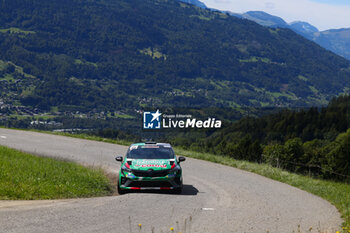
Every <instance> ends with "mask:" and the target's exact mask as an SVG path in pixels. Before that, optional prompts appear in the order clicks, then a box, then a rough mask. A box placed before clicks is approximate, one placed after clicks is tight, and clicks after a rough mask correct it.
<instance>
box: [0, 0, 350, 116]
mask: <svg viewBox="0 0 350 233" xmlns="http://www.w3.org/2000/svg"><path fill="white" fill-rule="evenodd" d="M0 25H1V28H0V51H1V53H0V60H1V62H0V81H1V94H0V95H1V96H0V99H1V100H2V101H4V102H5V103H7V104H10V105H15V106H19V105H25V106H31V107H32V108H39V109H41V110H45V111H46V110H49V109H52V108H53V107H54V109H58V110H60V111H76V110H79V111H82V112H88V111H91V110H92V109H97V110H118V109H125V108H128V109H134V108H140V107H141V106H142V107H145V106H170V105H171V106H181V107H186V106H191V107H201V106H218V107H220V106H225V107H240V106H257V107H259V106H310V105H320V104H326V103H327V100H329V99H330V98H331V97H333V96H335V95H338V94H340V93H342V92H346V91H348V90H349V88H350V63H349V61H347V60H345V59H343V58H341V57H339V56H337V55H335V54H333V53H331V52H328V51H326V50H325V49H322V48H321V47H319V46H318V45H316V44H314V43H313V42H310V41H308V40H306V39H304V38H302V37H301V36H299V35H297V34H295V33H294V32H292V31H290V30H288V29H269V28H265V27H262V26H260V25H258V24H256V23H254V22H250V21H248V20H243V19H238V18H236V17H231V16H228V15H226V14H223V13H220V12H213V11H209V10H206V9H201V8H198V7H195V6H192V5H188V4H185V3H182V2H178V1H175V0H89V1H86V0H84V1H83V0H69V1H68V0H51V1H44V0H4V1H2V3H1V8H0Z"/></svg>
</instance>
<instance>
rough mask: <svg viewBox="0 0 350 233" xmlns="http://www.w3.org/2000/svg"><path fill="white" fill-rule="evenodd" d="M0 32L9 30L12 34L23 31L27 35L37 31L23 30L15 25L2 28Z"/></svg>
mask: <svg viewBox="0 0 350 233" xmlns="http://www.w3.org/2000/svg"><path fill="white" fill-rule="evenodd" d="M0 32H2V33H8V32H9V33H11V34H19V33H22V34H25V35H28V34H34V33H35V32H34V31H25V30H22V29H19V28H14V27H11V28H6V29H0Z"/></svg>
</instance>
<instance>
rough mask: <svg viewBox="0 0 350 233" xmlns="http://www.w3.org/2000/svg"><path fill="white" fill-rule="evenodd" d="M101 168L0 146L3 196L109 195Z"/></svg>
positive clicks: (0, 189) (15, 197)
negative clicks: (88, 166)
mask: <svg viewBox="0 0 350 233" xmlns="http://www.w3.org/2000/svg"><path fill="white" fill-rule="evenodd" d="M112 193H113V187H112V185H111V184H110V181H109V179H108V178H107V177H106V176H105V174H104V173H103V171H102V170H101V169H91V168H86V167H83V166H81V165H78V164H75V163H72V162H66V161H60V160H55V159H52V158H42V157H37V156H33V155H30V154H27V153H23V152H19V151H17V150H14V149H9V148H6V147H3V146H0V199H2V200H19V199H21V200H38V199H59V198H78V197H92V196H103V195H110V194H112Z"/></svg>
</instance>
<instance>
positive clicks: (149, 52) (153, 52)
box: [139, 47, 167, 60]
mask: <svg viewBox="0 0 350 233" xmlns="http://www.w3.org/2000/svg"><path fill="white" fill-rule="evenodd" d="M139 52H140V53H142V54H145V55H148V56H150V57H152V58H153V59H156V58H157V59H160V58H162V59H164V60H166V59H167V56H166V55H165V54H163V53H161V52H160V51H159V50H158V49H157V48H150V47H149V48H145V49H142V50H139Z"/></svg>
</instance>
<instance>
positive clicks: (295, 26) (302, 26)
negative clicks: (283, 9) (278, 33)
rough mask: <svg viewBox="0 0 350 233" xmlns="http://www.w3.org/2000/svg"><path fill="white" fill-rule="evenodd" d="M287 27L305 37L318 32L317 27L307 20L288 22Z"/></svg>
mask: <svg viewBox="0 0 350 233" xmlns="http://www.w3.org/2000/svg"><path fill="white" fill-rule="evenodd" d="M289 28H291V29H292V30H293V31H295V32H297V33H299V34H301V35H304V36H305V37H310V36H311V35H313V34H314V33H317V32H318V29H317V28H316V27H315V26H313V25H311V24H309V23H307V22H300V21H298V22H293V23H290V24H289ZM310 38H311V37H310Z"/></svg>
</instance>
